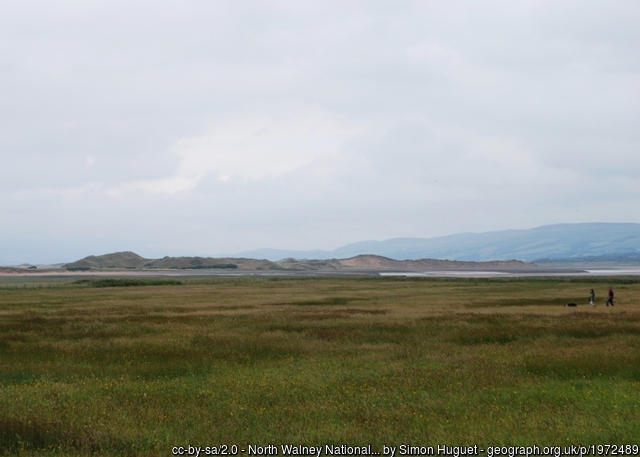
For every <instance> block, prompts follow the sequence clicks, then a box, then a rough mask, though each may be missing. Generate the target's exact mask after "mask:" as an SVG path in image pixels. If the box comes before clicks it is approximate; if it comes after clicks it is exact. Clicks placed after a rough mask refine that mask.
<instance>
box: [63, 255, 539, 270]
mask: <svg viewBox="0 0 640 457" xmlns="http://www.w3.org/2000/svg"><path fill="white" fill-rule="evenodd" d="M528 266H532V264H527V263H525V262H521V261H518V260H509V261H492V262H461V261H452V260H432V259H419V260H393V259H389V258H387V257H381V256H376V255H360V256H355V257H351V258H348V259H328V260H296V259H292V258H289V259H284V260H281V261H278V262H271V261H269V260H256V259H247V258H232V257H225V258H212V257H163V258H162V259H155V260H154V259H145V258H144V257H141V256H139V255H138V254H135V253H133V252H115V253H113V254H105V255H100V256H89V257H85V258H84V259H80V260H78V261H76V262H71V263H68V264H65V265H64V268H66V269H67V270H70V271H87V270H171V269H179V270H200V269H239V270H289V271H292V270H344V269H360V270H366V269H369V268H376V269H389V270H415V269H422V270H424V269H460V268H464V269H474V268H519V267H528Z"/></svg>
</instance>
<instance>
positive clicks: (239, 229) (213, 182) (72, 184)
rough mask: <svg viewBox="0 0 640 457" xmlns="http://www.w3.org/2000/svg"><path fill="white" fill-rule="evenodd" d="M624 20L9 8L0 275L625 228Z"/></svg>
mask: <svg viewBox="0 0 640 457" xmlns="http://www.w3.org/2000/svg"><path fill="white" fill-rule="evenodd" d="M638 24H640V3H639V2H637V1H620V0H608V1H590V0H582V1H564V0H560V1H558V0H554V1H545V0H536V1H513V0H505V1H477V0H472V1H465V0H461V1H456V2H451V1H448V0H434V1H425V0H420V1H402V0H399V1H394V2H388V1H385V2H382V1H376V0H362V1H354V0H340V1H331V0H324V1H314V0H309V1H305V2H299V1H270V0H261V1H243V2H237V1H230V0H229V1H227V0H219V1H210V0H207V1H189V0H181V1H166V0H154V1H137V0H127V1H119V0H109V1H100V0H95V1H91V2H83V1H77V0H74V1H71V0H59V1H56V2H47V1H35V0H20V1H13V0H9V1H7V2H4V3H3V6H2V9H1V11H0V87H1V88H0V97H1V98H0V214H1V215H2V216H1V217H0V264H2V265H11V264H20V263H23V262H29V263H41V264H42V263H56V262H69V261H73V260H76V259H79V258H81V257H84V256H86V255H91V254H95V255H98V254H106V253H109V252H115V251H124V250H130V251H134V252H136V253H138V254H140V255H143V256H145V257H149V258H157V257H162V256H165V255H201V256H216V255H223V254H231V253H237V252H241V251H244V250H251V249H257V248H279V249H335V248H337V247H339V246H342V245H344V244H347V243H351V242H356V241H362V240H372V239H375V240H384V239H388V238H394V237H432V236H442V235H448V234H452V233H460V232H485V231H494V230H504V229H517V228H531V227H536V226H541V225H546V224H555V223H566V222H593V221H602V222H640V204H639V202H640V52H638V50H639V49H640V27H638Z"/></svg>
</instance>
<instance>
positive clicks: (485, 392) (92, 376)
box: [0, 278, 640, 456]
mask: <svg viewBox="0 0 640 457" xmlns="http://www.w3.org/2000/svg"><path fill="white" fill-rule="evenodd" d="M120 279H121V280H122V281H120V282H119V281H115V282H109V283H108V284H109V285H110V287H99V286H96V284H95V282H96V281H95V280H94V282H92V283H90V284H85V283H83V284H82V285H81V286H76V287H70V286H69V285H68V284H67V286H68V287H49V288H47V287H44V288H38V287H36V288H28V289H22V288H20V287H18V288H14V284H11V285H8V287H5V288H0V454H4V455H43V456H50V455H51V456H53V455H55V456H63V455H64V456H67V455H149V456H151V455H170V451H171V448H172V447H173V446H176V445H187V444H192V445H198V446H211V445H214V444H223V443H226V444H238V445H246V444H250V443H252V444H262V445H266V444H270V443H275V444H277V443H302V444H306V445H322V444H325V443H329V444H341V443H346V444H351V445H366V444H372V445H373V446H374V450H377V451H379V450H380V447H381V445H382V444H383V443H385V444H387V445H389V444H393V445H398V444H401V443H411V444H415V445H437V444H443V443H447V444H450V445H458V444H471V445H472V444H476V443H477V444H481V445H487V444H493V445H498V444H505V445H509V444H511V445H517V444H521V445H531V444H538V445H565V444H574V443H582V444H592V443H594V444H598V443H611V442H615V443H632V444H634V443H635V444H637V443H638V442H640V389H639V387H640V301H639V300H638V297H639V296H640V284H639V283H638V282H637V281H636V282H634V281H628V280H624V279H623V280H618V282H614V281H616V280H613V279H607V280H606V281H608V282H604V280H598V279H594V280H593V282H592V283H585V282H582V281H567V280H564V279H558V280H543V281H542V280H537V279H533V280H529V279H526V280H504V279H499V280H482V281H479V280H470V279H469V280H440V279H411V280H406V279H402V278H383V279H377V278H376V279H373V278H372V279H363V278H349V279H342V278H338V279H326V278H323V279H284V278H275V279H273V280H264V279H247V278H238V279H224V280H223V279H215V281H213V282H212V281H211V280H203V279H198V280H195V279H194V280H184V281H182V282H183V284H182V285H181V286H180V287H164V286H163V285H164V284H165V283H146V282H145V283H144V284H133V285H145V286H146V287H129V286H130V285H132V284H129V282H128V281H130V279H129V278H120ZM98 281H101V280H98ZM609 284H613V285H614V288H615V290H616V297H617V298H618V301H617V303H616V307H615V308H614V309H611V308H605V307H604V300H602V299H601V300H600V302H599V303H598V306H597V307H596V308H590V307H589V306H588V305H587V302H588V291H589V289H590V288H591V287H593V288H594V289H596V292H597V293H599V296H600V297H604V291H605V290H606V287H607V286H608V285H609ZM33 285H34V284H31V286H33ZM88 285H91V286H93V287H87V286H88ZM568 301H575V302H577V303H579V305H580V306H578V307H577V308H565V307H563V306H562V304H564V303H566V302H568Z"/></svg>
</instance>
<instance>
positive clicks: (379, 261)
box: [3, 223, 640, 271]
mask: <svg viewBox="0 0 640 457" xmlns="http://www.w3.org/2000/svg"><path fill="white" fill-rule="evenodd" d="M536 264H538V265H550V266H568V265H572V266H576V265H584V264H600V265H605V264H611V265H638V264H640V224H633V223H585V224H558V225H548V226H543V227H537V228H533V229H528V230H505V231H499V232H487V233H460V234H455V235H450V236H444V237H435V238H393V239H389V240H385V241H362V242H358V243H352V244H348V245H346V246H342V247H340V248H337V249H335V250H333V251H323V250H312V251H292V250H277V249H258V250H254V251H245V252H242V253H240V254H236V255H233V256H227V257H215V258H214V257H163V258H161V259H149V258H145V257H142V256H140V255H138V254H135V253H134V252H130V251H127V252H116V253H112V254H106V255H100V256H88V257H85V258H83V259H80V260H77V261H75V262H71V263H67V264H62V265H57V267H62V268H65V269H67V270H71V271H83V270H114V269H119V270H169V269H178V270H197V269H228V270H234V269H239V270H290V271H291V270H338V269H340V270H342V269H367V268H378V269H391V270H393V269H406V270H415V269H480V268H494V269H495V268H522V267H531V266H535V265H536ZM34 268H35V267H34V266H31V265H21V266H20V267H18V268H15V267H14V268H13V269H19V270H22V271H24V270H32V269H34ZM3 270H7V269H6V268H4V269H3Z"/></svg>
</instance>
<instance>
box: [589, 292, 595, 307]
mask: <svg viewBox="0 0 640 457" xmlns="http://www.w3.org/2000/svg"><path fill="white" fill-rule="evenodd" d="M589 304H590V305H591V306H596V293H595V291H594V290H593V289H591V293H590V294H589Z"/></svg>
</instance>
